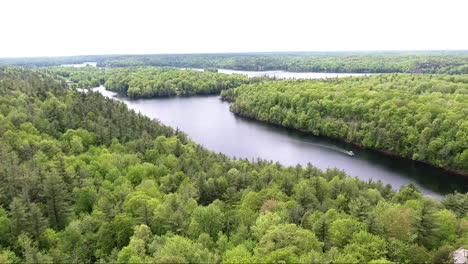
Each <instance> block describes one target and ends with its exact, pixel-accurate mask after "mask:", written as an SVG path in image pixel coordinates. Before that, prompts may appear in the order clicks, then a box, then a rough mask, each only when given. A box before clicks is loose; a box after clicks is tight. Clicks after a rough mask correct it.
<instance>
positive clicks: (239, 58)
mask: <svg viewBox="0 0 468 264" xmlns="http://www.w3.org/2000/svg"><path fill="white" fill-rule="evenodd" d="M89 61H94V62H97V63H98V66H100V67H106V68H113V67H114V68H115V67H135V66H171V67H182V68H202V69H203V68H224V69H234V70H249V71H266V70H284V71H291V72H336V73H395V72H399V73H439V74H468V52H467V51H406V52H402V51H399V52H396V51H381V52H378V51H375V52H277V53H225V54H221V53H220V54H147V55H93V56H72V57H38V58H0V66H1V65H3V66H24V67H41V66H60V65H62V64H73V63H83V62H89Z"/></svg>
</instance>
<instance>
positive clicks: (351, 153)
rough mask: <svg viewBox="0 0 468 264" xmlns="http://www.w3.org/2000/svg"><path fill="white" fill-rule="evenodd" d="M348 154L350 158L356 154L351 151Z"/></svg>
mask: <svg viewBox="0 0 468 264" xmlns="http://www.w3.org/2000/svg"><path fill="white" fill-rule="evenodd" d="M346 153H348V155H350V156H354V152H352V151H351V150H350V151H347V152H346Z"/></svg>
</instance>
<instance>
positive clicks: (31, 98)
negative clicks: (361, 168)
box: [0, 68, 468, 263]
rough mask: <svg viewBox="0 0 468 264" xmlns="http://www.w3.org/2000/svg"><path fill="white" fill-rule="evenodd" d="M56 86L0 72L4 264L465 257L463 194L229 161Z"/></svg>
mask: <svg viewBox="0 0 468 264" xmlns="http://www.w3.org/2000/svg"><path fill="white" fill-rule="evenodd" d="M51 76H54V75H48V74H46V73H44V72H40V71H31V70H24V69H20V68H0V102H1V103H0V182H1V185H0V263H25V262H26V263H51V262H55V263H58V262H60V263H93V262H101V263H104V262H105V263H266V262H268V263H363V262H370V263H391V262H395V263H442V262H448V261H449V254H450V252H451V251H453V250H454V249H456V248H458V247H459V246H461V245H466V244H468V215H467V212H468V194H459V193H454V194H449V195H447V196H446V197H445V198H444V199H443V200H440V201H439V200H435V199H433V198H430V197H425V196H422V195H421V193H420V191H419V190H418V189H417V188H416V187H414V186H412V185H409V186H406V187H402V188H401V189H400V190H399V191H398V192H396V191H393V190H392V188H391V186H389V185H386V186H384V185H383V184H382V183H381V182H363V181H361V180H359V179H357V178H351V177H347V176H346V175H345V174H344V173H343V172H341V171H338V170H327V171H320V170H318V169H316V168H315V167H313V166H312V165H308V166H306V167H300V166H297V167H284V166H281V165H279V164H275V163H271V162H266V161H261V160H259V161H257V162H249V161H247V160H233V159H229V158H227V157H226V156H224V155H222V154H215V153H212V152H210V151H207V150H205V149H204V148H202V147H200V146H199V145H197V144H195V143H194V142H192V141H190V140H188V139H187V137H186V136H185V135H184V134H183V133H181V132H179V131H177V130H173V129H171V128H169V127H166V126H164V125H162V124H160V123H157V122H155V121H152V120H150V119H149V118H147V117H144V116H142V115H140V114H137V113H135V112H133V111H129V110H128V109H127V107H126V105H125V104H123V103H118V102H116V101H113V100H112V99H109V98H105V97H104V96H102V95H101V94H98V93H93V92H88V93H79V92H77V91H74V90H70V89H68V88H67V86H66V83H65V82H64V81H63V79H60V78H55V77H51ZM393 77H394V75H389V76H382V77H373V79H372V80H375V81H379V78H383V80H385V78H393ZM400 77H401V76H400ZM411 78H412V77H408V78H401V79H405V80H410V79H411ZM415 78H416V77H415ZM444 78H449V77H444ZM359 80H360V79H357V81H356V82H357V83H360V82H364V81H363V80H361V81H359ZM441 80H442V78H440V79H439V81H441ZM447 80H449V79H447ZM457 80H460V79H457ZM334 81H335V82H340V81H341V80H334ZM334 81H333V80H330V81H328V82H323V83H320V82H317V84H320V85H324V84H326V85H330V86H332V84H333V82H334ZM343 82H347V83H348V82H349V83H352V82H354V79H353V80H350V79H346V80H343ZM441 82H442V81H441ZM451 82H452V83H454V82H453V81H451ZM301 83H302V84H304V85H308V86H310V84H311V83H309V82H297V83H296V82H287V81H285V82H278V85H279V86H285V85H286V84H290V85H291V89H293V87H292V86H299V85H300V84H301ZM461 83H462V82H460V84H461ZM312 84H313V83H312ZM270 85H271V84H269V85H261V86H264V87H262V88H267V87H269V86H270ZM255 87H256V86H250V87H249V86H243V87H242V88H239V89H237V90H236V93H237V94H238V97H236V100H239V101H238V102H236V105H237V107H238V106H239V105H240V102H242V101H241V98H242V95H241V94H239V93H240V92H241V91H243V90H244V89H251V90H252V91H255V89H253V88H255ZM271 87H272V88H270V90H265V93H269V92H270V91H271V89H273V88H275V87H274V86H271ZM357 87H358V86H357ZM276 88H277V87H276ZM330 88H331V87H330ZM381 89H383V87H381ZM408 89H409V90H408V92H411V93H415V91H413V90H412V89H411V88H408ZM421 89H423V90H422V92H424V91H425V90H424V89H433V88H424V87H423V88H421ZM460 89H462V88H456V89H455V90H456V91H458V92H454V93H453V94H452V93H449V94H450V96H455V95H457V94H458V95H459V96H462V97H461V99H464V97H463V96H466V94H463V92H460V91H462V90H460ZM465 92H466V90H465ZM371 93H372V92H371ZM415 94H416V93H415ZM441 94H442V95H444V94H445V93H441ZM437 96H441V95H439V94H437ZM273 98H277V99H275V100H280V99H281V98H283V99H285V98H287V97H286V96H280V95H278V96H273ZM304 98H307V97H304ZM329 99H330V101H331V102H332V101H333V100H332V99H333V98H332V97H331V96H329ZM461 99H460V100H461ZM461 101H462V100H461ZM464 102H465V103H466V100H465V101H464ZM447 103H451V104H452V105H454V106H455V105H456V104H457V100H455V99H453V100H452V99H450V100H445V101H444V104H447ZM399 104H407V105H412V103H410V102H409V101H408V102H407V103H404V102H400V103H399ZM440 107H442V108H443V106H440ZM358 109H361V108H358ZM437 109H438V108H437ZM465 110H466V109H465ZM427 118H429V117H427ZM387 120H388V121H390V119H388V118H387ZM418 120H425V119H424V118H419V119H418ZM443 124H444V123H443V122H442V123H440V125H443ZM447 125H450V126H452V125H454V124H452V123H449V124H447ZM429 128H430V129H432V126H429ZM431 131H432V130H431Z"/></svg>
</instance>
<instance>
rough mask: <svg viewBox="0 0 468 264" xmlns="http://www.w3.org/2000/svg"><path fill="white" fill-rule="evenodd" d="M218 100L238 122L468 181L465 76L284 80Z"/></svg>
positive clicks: (248, 87)
mask: <svg viewBox="0 0 468 264" xmlns="http://www.w3.org/2000/svg"><path fill="white" fill-rule="evenodd" d="M222 96H223V98H224V99H226V100H230V101H233V104H232V105H231V111H233V112H234V113H236V114H239V115H241V116H246V117H250V118H254V119H258V120H262V121H267V122H270V123H274V124H277V125H281V126H285V127H291V128H295V129H299V130H302V131H307V132H310V133H313V134H314V135H324V136H329V137H334V138H339V139H343V140H345V141H348V142H353V143H355V144H358V145H360V146H364V147H368V148H373V149H378V150H382V151H384V152H386V153H393V154H397V155H398V156H402V157H405V158H409V159H413V160H418V161H423V162H426V163H429V164H432V165H435V166H438V167H442V168H445V169H449V170H452V171H457V172H458V173H461V174H465V175H467V174H468V120H467V119H466V117H467V116H468V75H458V76H453V75H430V74H379V75H373V76H370V77H348V78H333V79H325V80H283V81H275V82H263V83H258V84H250V85H243V86H240V87H238V88H235V89H230V90H227V91H224V92H223V93H222Z"/></svg>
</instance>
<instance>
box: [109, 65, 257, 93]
mask: <svg viewBox="0 0 468 264" xmlns="http://www.w3.org/2000/svg"><path fill="white" fill-rule="evenodd" d="M105 75H106V77H105V80H106V81H105V83H104V85H105V87H106V89H107V90H111V91H115V92H118V93H122V94H125V95H127V96H128V97H130V98H151V97H158V96H171V95H176V94H178V95H195V94H214V93H217V94H219V93H220V92H221V90H224V89H229V88H233V87H237V86H239V85H241V84H247V83H251V82H255V80H259V79H258V78H256V79H249V78H248V77H247V76H244V75H240V74H223V73H218V72H214V71H212V70H211V71H210V70H205V71H197V70H181V69H177V68H170V67H136V68H120V69H112V70H107V71H106V74H105Z"/></svg>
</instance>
